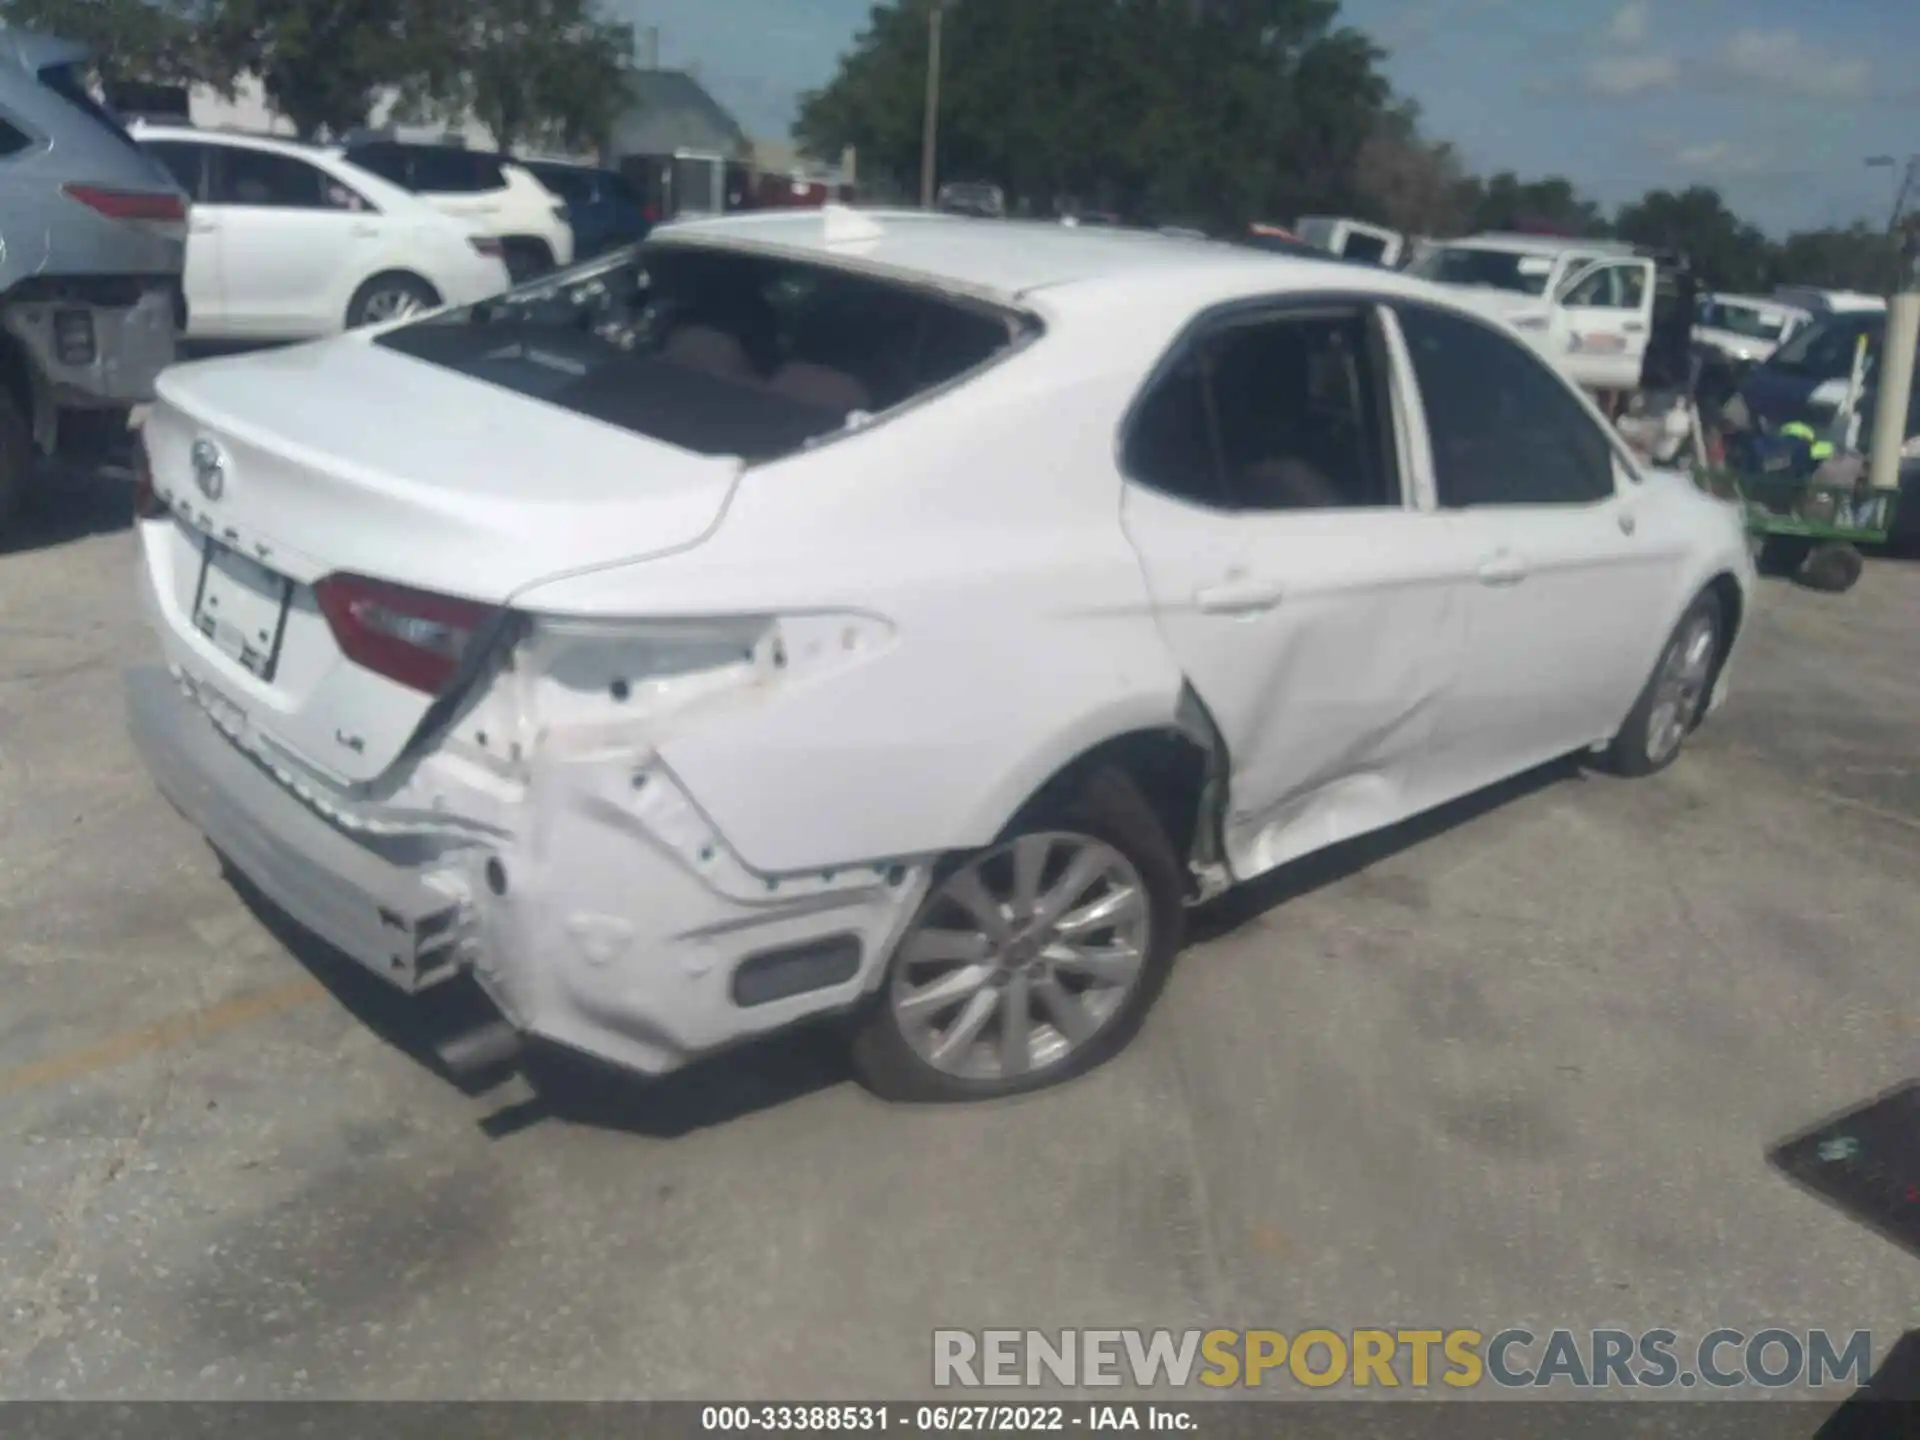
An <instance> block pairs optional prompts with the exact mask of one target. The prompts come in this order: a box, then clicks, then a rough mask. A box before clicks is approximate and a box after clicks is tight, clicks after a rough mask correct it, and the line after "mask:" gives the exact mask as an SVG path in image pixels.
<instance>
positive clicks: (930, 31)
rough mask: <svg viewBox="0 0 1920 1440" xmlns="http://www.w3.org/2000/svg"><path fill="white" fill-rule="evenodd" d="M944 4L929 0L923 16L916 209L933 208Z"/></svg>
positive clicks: (940, 0)
mask: <svg viewBox="0 0 1920 1440" xmlns="http://www.w3.org/2000/svg"><path fill="white" fill-rule="evenodd" d="M945 9H946V0H933V8H932V9H930V10H929V11H928V12H927V113H926V117H925V119H924V120H922V122H921V126H920V208H921V209H922V210H931V209H932V208H933V165H934V156H935V155H936V154H937V153H938V150H939V138H940V13H941V11H943V10H945Z"/></svg>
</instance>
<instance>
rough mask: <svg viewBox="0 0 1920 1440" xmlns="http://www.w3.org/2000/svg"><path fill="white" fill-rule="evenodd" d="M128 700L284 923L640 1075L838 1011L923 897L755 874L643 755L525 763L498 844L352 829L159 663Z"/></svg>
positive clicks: (206, 822)
mask: <svg viewBox="0 0 1920 1440" xmlns="http://www.w3.org/2000/svg"><path fill="white" fill-rule="evenodd" d="M126 685H127V707H128V721H129V726H130V729H131V731H132V735H133V738H134V742H135V744H136V746H137V747H138V749H139V751H140V753H141V755H142V757H143V758H144V759H145V761H146V764H147V766H148V768H149V770H150V771H151V772H152V775H153V777H154V779H155V781H156V783H157V784H158V785H159V787H160V789H161V791H162V792H163V793H164V794H165V795H166V796H167V798H168V799H169V800H170V801H171V802H172V803H173V805H174V806H175V807H176V808H177V809H178V810H180V812H181V813H182V814H183V815H185V816H186V817H187V818H188V819H189V820H190V821H192V822H193V823H194V824H195V825H196V826H198V827H199V828H200V830H201V832H202V833H203V834H204V835H205V836H206V837H207V839H208V841H209V842H210V843H211V844H212V845H213V847H214V848H215V849H216V850H217V851H218V852H219V853H220V854H221V855H222V856H223V857H224V858H225V859H226V861H227V862H228V863H229V864H230V865H231V866H232V867H233V868H234V869H235V870H237V871H239V872H240V873H241V874H242V875H243V876H245V877H246V879H247V880H248V881H249V882H251V884H252V885H253V886H254V887H255V888H256V889H258V890H259V891H260V892H261V893H262V894H263V895H264V896H265V897H266V898H267V899H268V900H270V901H271V902H273V904H275V905H276V906H278V907H279V908H280V909H281V910H283V911H285V912H286V914H287V915H289V916H290V917H291V918H292V919H294V920H295V921H296V922H298V923H299V924H300V925H301V926H303V927H304V928H306V929H307V930H310V931H312V932H313V933H314V934H316V935H318V936H319V937H320V938H321V939H323V940H325V941H326V942H328V943H329V944H330V945H332V946H333V947H335V948H336V949H338V950H340V951H341V952H343V953H345V954H346V955H348V956H349V957H351V958H352V959H354V960H356V961H358V962H359V963H360V964H362V965H364V966H366V967H367V968H368V969H370V970H372V971H374V972H375V973H376V974H379V975H381V976H383V977H384V978H386V979H387V980H388V981H390V982H391V983H393V984H395V985H397V986H399V987H400V988H402V989H405V990H409V991H413V990H419V989H423V988H426V987H429V986H432V985H435V984H437V983H439V982H440V981H442V980H445V979H448V978H451V977H452V976H454V975H457V974H460V973H463V972H470V973H471V974H472V975H473V976H474V978H475V979H477V980H478V981H479V983H480V985H481V986H482V988H483V989H484V990H485V991H486V992H487V994H488V995H489V996H490V997H491V998H492V1000H493V1002H494V1003H495V1004H496V1005H497V1006H498V1007H499V1009H500V1011H501V1013H502V1014H503V1015H504V1016H505V1018H506V1019H507V1020H508V1021H509V1023H511V1024H512V1025H513V1026H514V1028H515V1029H517V1030H519V1031H521V1032H522V1033H524V1034H527V1035H531V1036H537V1037H539V1038H541V1039H545V1040H549V1041H552V1042H555V1043H557V1044H561V1045H564V1046H567V1047H569V1048H572V1049H575V1050H579V1051H583V1052H585V1053H588V1054H591V1055H596V1056H598V1057H600V1058H602V1059H605V1060H608V1061H611V1062H612V1063H614V1064H616V1065H620V1066H622V1067H625V1068H628V1069H633V1070H637V1071H640V1072H641V1073H645V1074H663V1073H665V1072H667V1071H670V1070H673V1069H677V1068H678V1067H679V1066H681V1065H683V1064H685V1063H686V1062H687V1061H688V1060H690V1059H692V1058H694V1057H696V1056H698V1055H700V1054H703V1053H706V1052H709V1051H713V1050H717V1049H721V1048H724V1047H726V1046H728V1045H731V1044H733V1043H735V1042H737V1041H740V1040H743V1039H747V1038H749V1037H751V1036H754V1035H757V1034H761V1033H764V1032H768V1031H772V1030H776V1029H779V1028H781V1027H783V1026H786V1025H789V1024H791V1023H793V1022H795V1021H797V1020H803V1019H806V1018H808V1017H810V1016H814V1015H819V1014H823V1013H830V1012H834V1011H838V1010H843V1009H846V1008H849V1007H851V1006H852V1005H854V1004H856V1003H857V1002H858V1001H859V1000H860V998H861V997H862V996H863V995H864V994H866V993H867V992H868V991H869V990H871V989H872V988H873V987H874V986H875V985H876V984H877V983H878V982H879V979H880V977H881V975H882V974H883V973H884V969H885V963H886V958H887V956H888V955H889V954H890V953H891V950H892V946H893V944H894V942H895V940H896V939H897V937H898V935H899V933H900V931H901V930H902V929H903V928H904V926H905V924H906V922H907V920H908V919H909V918H910V916H911V914H912V912H913V908H914V906H915V905H916V904H917V903H918V900H919V898H920V895H921V894H922V893H923V891H924V889H925V885H926V871H925V867H924V866H921V865H913V864H900V865H885V866H880V867H872V866H866V867H860V868H854V869H842V870H839V871H833V870H824V871H819V872H812V873H809V874H806V875H799V876H766V875H761V874H757V873H755V872H753V871H751V870H749V869H747V867H745V866H744V865H743V864H741V862H740V861H739V859H738V857H737V856H735V855H734V854H733V852H732V850H731V848H730V847H729V846H728V845H727V843H726V840H725V838H724V837H723V836H721V835H718V834H717V833H714V831H713V829H712V827H711V826H710V825H709V824H708V823H707V822H706V820H705V818H704V817H703V816H702V815H701V813H700V811H699V810H698V808H697V807H696V806H695V805H694V804H693V803H692V801H691V800H690V798H689V797H687V796H686V795H685V794H684V792H682V791H681V789H680V787H679V785H678V783H677V782H676V781H675V780H674V777H673V776H672V775H671V773H670V772H668V771H667V770H666V769H665V768H664V767H662V766H661V765H660V764H659V763H658V761H657V760H652V759H649V758H648V757H645V756H642V757H639V758H637V759H634V758H625V757H619V756H613V755H605V754H603V755H601V756H598V757H592V758H585V759H564V760H551V761H546V762H543V763H539V764H536V765H535V766H534V767H533V770H532V773H531V777H530V779H529V781H528V784H527V786H526V791H525V795H524V798H523V799H522V800H521V801H520V803H519V804H517V805H516V806H514V807H512V808H513V812H514V814H513V825H512V829H511V832H510V833H507V834H501V835H478V834H461V833H457V832H456V831H455V830H453V829H450V828H449V827H437V828H418V829H409V828H405V827H404V826H403V825H392V826H381V827H379V828H378V830H374V829H371V828H369V829H365V830H363V829H360V828H357V827H350V826H349V825H347V824H342V823H338V822H337V821H336V820H335V819H332V818H329V817H327V816H325V815H322V814H321V813H320V812H319V810H317V809H316V808H314V807H313V806H312V805H310V804H309V803H308V802H307V801H306V800H303V799H302V798H301V797H300V796H298V795H297V794H295V793H294V791H293V790H292V789H290V788H289V787H288V786H287V785H286V784H284V783H283V782H282V780H281V779H280V778H279V777H278V776H276V775H275V774H274V773H273V772H272V771H271V770H270V769H269V768H268V767H267V766H266V765H264V764H262V763H261V761H260V760H258V759H256V758H254V757H253V756H252V755H250V754H248V753H247V752H246V751H245V750H243V749H242V748H241V747H240V746H239V745H237V744H235V743H234V742H233V741H232V740H231V739H229V738H228V737H227V736H226V735H225V734H223V733H222V731H221V730H220V729H219V728H217V727H216V726H215V725H214V723H213V722H212V720H211V719H210V718H209V715H208V713H207V712H206V710H204V709H203V708H202V707H201V706H200V705H199V704H197V703H196V702H195V701H194V699H193V698H192V697H191V695H190V694H189V693H188V692H187V689H186V687H185V686H184V685H183V682H182V681H180V680H178V679H176V678H175V677H174V676H173V675H172V674H169V673H168V672H167V671H166V670H163V669H160V668H158V667H146V668H140V669H135V670H132V671H130V672H129V673H128V676H127V682H126Z"/></svg>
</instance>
